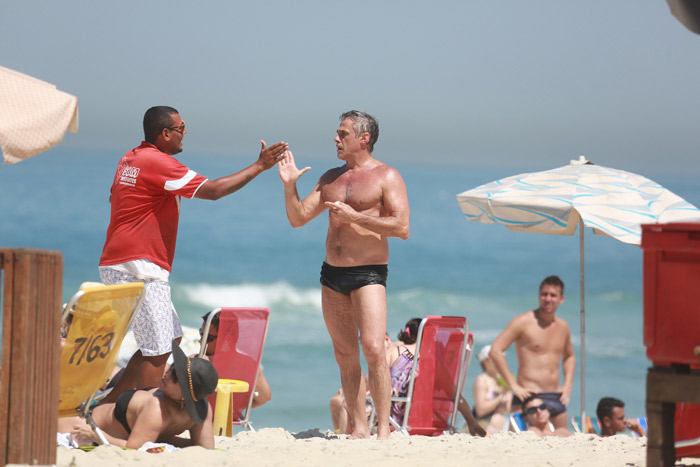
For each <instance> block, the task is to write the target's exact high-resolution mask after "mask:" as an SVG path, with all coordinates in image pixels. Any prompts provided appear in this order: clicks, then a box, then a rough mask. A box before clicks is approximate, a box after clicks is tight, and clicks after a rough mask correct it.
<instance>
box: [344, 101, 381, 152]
mask: <svg viewBox="0 0 700 467" xmlns="http://www.w3.org/2000/svg"><path fill="white" fill-rule="evenodd" d="M348 118H349V119H351V120H352V121H353V125H352V129H353V130H355V136H360V135H361V134H362V133H369V152H372V151H373V150H374V143H376V142H377V139H379V123H377V119H375V118H374V117H373V116H371V115H370V114H368V113H366V112H360V111H359V110H350V111H348V112H345V113H344V114H343V115H341V116H340V121H341V122H342V121H343V120H346V119H348Z"/></svg>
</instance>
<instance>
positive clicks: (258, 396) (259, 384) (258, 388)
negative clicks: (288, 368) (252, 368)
mask: <svg viewBox="0 0 700 467" xmlns="http://www.w3.org/2000/svg"><path fill="white" fill-rule="evenodd" d="M253 392H254V393H255V395H254V396H253V405H252V408H256V407H260V406H261V405H263V404H265V403H267V402H269V400H270V399H272V390H271V389H270V384H269V383H268V382H267V379H266V378H265V375H264V374H263V371H262V368H261V369H260V370H259V371H258V380H257V381H256V382H255V388H254V389H253Z"/></svg>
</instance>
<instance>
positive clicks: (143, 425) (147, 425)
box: [124, 398, 166, 449]
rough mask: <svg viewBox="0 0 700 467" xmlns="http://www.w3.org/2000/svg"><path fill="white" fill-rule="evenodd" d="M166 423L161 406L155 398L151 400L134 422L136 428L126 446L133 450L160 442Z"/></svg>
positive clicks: (132, 429) (132, 428) (133, 428)
mask: <svg viewBox="0 0 700 467" xmlns="http://www.w3.org/2000/svg"><path fill="white" fill-rule="evenodd" d="M132 400H133V398H132ZM164 423H166V421H165V420H163V413H162V412H161V410H160V404H159V403H158V402H157V401H156V400H155V398H153V400H152V401H151V400H149V401H148V402H147V403H145V404H144V405H143V407H142V408H141V410H140V411H139V412H138V414H137V415H136V421H135V422H134V426H132V427H131V433H130V434H129V438H128V439H127V440H126V444H125V445H124V446H125V447H127V448H131V449H138V448H140V447H141V446H143V444H144V443H146V442H148V441H150V442H152V443H155V442H156V441H157V440H158V436H159V435H160V432H161V429H162V428H163V424H164Z"/></svg>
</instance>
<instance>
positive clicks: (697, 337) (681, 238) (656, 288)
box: [642, 223, 700, 366]
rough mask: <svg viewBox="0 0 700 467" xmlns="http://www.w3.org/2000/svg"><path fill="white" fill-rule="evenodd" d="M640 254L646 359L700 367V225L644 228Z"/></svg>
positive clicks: (655, 363)
mask: <svg viewBox="0 0 700 467" xmlns="http://www.w3.org/2000/svg"><path fill="white" fill-rule="evenodd" d="M642 249H643V250H644V345H645V346H646V348H647V358H649V360H651V361H652V362H653V363H654V365H657V366H670V365H671V364H681V365H693V366H696V365H700V223H677V224H649V225H642Z"/></svg>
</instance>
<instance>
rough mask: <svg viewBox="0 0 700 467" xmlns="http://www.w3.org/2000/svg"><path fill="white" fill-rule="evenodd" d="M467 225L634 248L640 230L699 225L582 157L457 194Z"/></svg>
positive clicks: (637, 180) (674, 201) (631, 178)
mask: <svg viewBox="0 0 700 467" xmlns="http://www.w3.org/2000/svg"><path fill="white" fill-rule="evenodd" d="M457 201H458V202H459V206H460V208H462V212H464V215H465V216H466V218H467V219H468V220H471V221H477V222H482V223H487V224H492V223H494V222H498V223H500V224H503V225H505V226H506V227H508V228H509V229H511V230H522V231H527V232H535V233H546V234H555V235H573V234H574V232H575V231H576V227H577V226H578V225H579V224H580V223H581V222H583V225H584V226H586V227H590V228H592V229H593V231H594V232H595V233H597V234H601V235H607V236H610V237H613V238H615V239H617V240H619V241H621V242H624V243H630V244H633V245H639V244H640V243H641V225H642V224H654V223H669V222H700V210H698V208H696V207H695V206H693V205H692V204H690V203H688V202H687V201H685V200H683V198H681V197H679V196H677V195H675V194H673V193H672V192H670V191H669V190H667V189H665V188H664V187H662V186H661V185H659V184H658V183H655V182H653V181H651V180H649V179H648V178H645V177H642V176H641V175H637V174H633V173H630V172H625V171H624V170H617V169H610V168H607V167H602V166H599V165H595V164H593V163H591V162H589V161H587V160H586V159H585V158H584V157H583V156H581V157H580V158H579V160H576V161H571V164H569V165H566V166H564V167H559V168H557V169H552V170H546V171H543V172H534V173H525V174H520V175H514V176H512V177H507V178H504V179H501V180H496V181H494V182H491V183H487V184H486V185H482V186H480V187H477V188H474V189H472V190H469V191H465V192H464V193H461V194H459V195H457ZM579 238H580V250H581V251H580V255H581V417H582V420H583V417H585V404H584V401H585V294H584V290H585V280H584V277H585V275H584V243H583V229H582V228H580V229H579Z"/></svg>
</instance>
